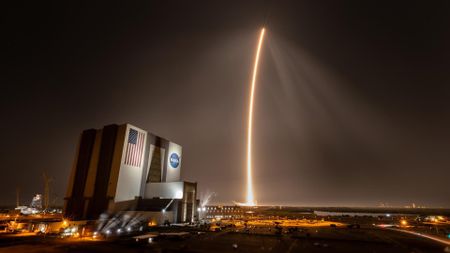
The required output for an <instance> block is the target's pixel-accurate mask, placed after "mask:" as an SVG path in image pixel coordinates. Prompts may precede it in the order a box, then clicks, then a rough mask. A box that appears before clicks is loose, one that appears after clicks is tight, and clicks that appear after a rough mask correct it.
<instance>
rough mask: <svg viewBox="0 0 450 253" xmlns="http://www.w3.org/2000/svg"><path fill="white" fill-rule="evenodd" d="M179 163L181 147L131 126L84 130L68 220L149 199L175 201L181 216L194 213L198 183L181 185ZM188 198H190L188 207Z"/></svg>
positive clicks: (67, 200) (70, 192) (95, 215)
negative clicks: (183, 213)
mask: <svg viewBox="0 0 450 253" xmlns="http://www.w3.org/2000/svg"><path fill="white" fill-rule="evenodd" d="M181 160H182V147H181V146H180V145H178V144H176V143H173V142H170V141H168V140H166V139H164V138H161V137H159V136H156V135H154V134H151V133H149V132H147V131H145V130H143V129H140V128H138V127H135V126H132V125H130V124H123V125H115V124H114V125H108V126H105V127H103V128H102V129H88V130H85V131H83V133H82V134H81V136H80V141H79V144H78V148H77V154H76V158H75V161H74V165H73V168H72V173H71V175H70V179H69V185H68V190H67V194H66V198H65V206H64V213H65V215H66V217H69V218H72V219H96V218H98V216H99V215H100V214H101V213H104V212H105V211H107V210H109V211H111V210H116V209H117V206H123V207H126V206H127V205H126V204H122V205H117V204H118V203H121V202H129V201H134V200H135V199H152V198H161V199H175V200H179V201H180V203H179V204H178V203H177V205H179V206H181V208H182V210H181V209H180V212H186V210H187V209H188V207H189V209H193V208H194V205H195V199H196V188H197V185H196V184H189V183H187V182H183V181H180V180H181V178H180V175H181ZM192 185H195V187H194V190H192V189H191V188H192ZM188 188H189V189H190V190H189V189H188ZM189 194H194V195H193V197H192V196H190V195H189ZM188 195H189V196H188ZM188 198H189V199H194V200H189V204H187V203H188V202H187V201H188ZM172 202H173V201H172ZM191 205H192V206H191ZM183 206H184V207H183ZM183 208H184V209H183ZM193 210H195V209H193ZM184 216H186V217H188V216H193V214H191V213H189V212H188V213H187V214H186V215H184ZM180 217H181V216H180Z"/></svg>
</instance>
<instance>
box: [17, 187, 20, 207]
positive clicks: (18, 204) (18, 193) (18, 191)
mask: <svg viewBox="0 0 450 253" xmlns="http://www.w3.org/2000/svg"><path fill="white" fill-rule="evenodd" d="M19 206H20V187H19V186H17V187H16V207H19Z"/></svg>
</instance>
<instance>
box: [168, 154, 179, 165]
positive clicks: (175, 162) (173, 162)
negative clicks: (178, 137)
mask: <svg viewBox="0 0 450 253" xmlns="http://www.w3.org/2000/svg"><path fill="white" fill-rule="evenodd" d="M169 159H170V165H171V166H172V168H177V167H178V165H180V157H179V156H178V155H177V154H176V153H172V154H171V155H170V158H169Z"/></svg>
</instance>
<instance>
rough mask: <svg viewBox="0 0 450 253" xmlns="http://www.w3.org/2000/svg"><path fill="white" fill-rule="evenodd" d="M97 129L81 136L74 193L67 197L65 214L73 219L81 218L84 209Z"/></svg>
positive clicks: (86, 131)
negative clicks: (85, 189) (85, 190)
mask: <svg viewBox="0 0 450 253" xmlns="http://www.w3.org/2000/svg"><path fill="white" fill-rule="evenodd" d="M95 134H96V130H95V129H88V130H85V131H83V133H82V134H81V137H80V139H81V140H80V146H79V150H78V157H77V162H76V167H75V176H74V179H73V185H72V187H73V188H72V195H71V196H69V198H68V199H67V207H66V210H65V213H64V215H65V216H66V217H70V218H72V219H75V220H77V219H81V218H82V217H81V216H82V214H83V210H84V188H85V186H86V179H87V175H88V170H89V162H90V160H91V157H92V150H93V148H94V143H95Z"/></svg>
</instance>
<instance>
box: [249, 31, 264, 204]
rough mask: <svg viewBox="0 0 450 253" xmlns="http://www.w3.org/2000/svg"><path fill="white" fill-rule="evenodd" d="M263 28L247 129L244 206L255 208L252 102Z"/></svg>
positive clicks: (261, 39)
mask: <svg viewBox="0 0 450 253" xmlns="http://www.w3.org/2000/svg"><path fill="white" fill-rule="evenodd" d="M264 33H265V28H262V29H261V34H260V35H259V41H258V48H257V50H256V57H255V64H254V67H253V76H252V86H251V91H250V105H249V111H248V129H247V199H246V203H245V205H246V206H255V205H256V201H255V196H254V195H253V181H252V130H253V101H254V95H255V85H256V76H257V74H258V64H259V55H260V52H261V46H262V44H263V41H264Z"/></svg>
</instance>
